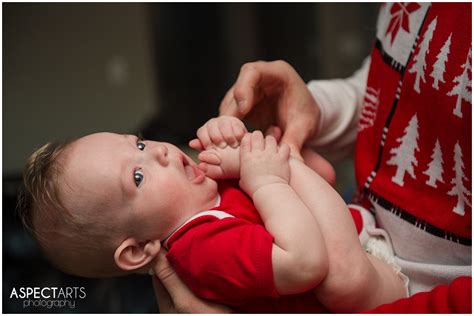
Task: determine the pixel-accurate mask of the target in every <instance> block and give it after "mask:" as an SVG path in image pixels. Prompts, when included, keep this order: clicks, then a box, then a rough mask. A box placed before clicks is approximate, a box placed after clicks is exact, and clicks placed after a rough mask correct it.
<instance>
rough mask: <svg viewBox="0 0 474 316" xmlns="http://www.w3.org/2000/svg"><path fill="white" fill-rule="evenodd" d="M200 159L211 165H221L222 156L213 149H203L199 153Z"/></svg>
mask: <svg viewBox="0 0 474 316" xmlns="http://www.w3.org/2000/svg"><path fill="white" fill-rule="evenodd" d="M198 159H199V160H200V161H202V162H205V163H208V164H211V165H219V164H220V163H221V158H220V157H219V155H218V154H217V153H216V152H214V151H213V150H212V149H211V150H204V151H201V152H200V153H199V155H198Z"/></svg>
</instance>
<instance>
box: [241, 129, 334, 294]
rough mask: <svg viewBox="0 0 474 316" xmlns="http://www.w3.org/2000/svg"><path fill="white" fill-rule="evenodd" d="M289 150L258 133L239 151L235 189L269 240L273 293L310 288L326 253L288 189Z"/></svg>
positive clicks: (248, 137)
mask: <svg viewBox="0 0 474 316" xmlns="http://www.w3.org/2000/svg"><path fill="white" fill-rule="evenodd" d="M288 157H289V147H288V146H287V145H283V146H281V147H278V145H277V143H276V140H275V139H274V138H273V137H271V136H267V137H266V138H265V139H264V137H263V135H262V133H261V132H260V131H257V132H254V133H252V134H246V135H245V137H244V138H243V139H242V143H241V146H240V163H241V170H240V177H241V179H240V186H241V188H242V189H243V190H244V191H245V192H246V193H247V194H249V195H250V196H251V197H252V199H253V202H254V204H255V207H256V208H257V210H258V212H259V214H260V216H261V218H262V220H263V222H264V224H265V228H266V229H267V231H268V232H270V234H271V235H272V236H273V237H274V243H273V249H272V266H273V274H274V280H275V285H276V288H277V290H278V292H279V293H280V294H282V295H284V294H295V293H301V292H303V291H307V290H309V289H311V288H314V287H315V286H316V285H317V284H318V283H319V282H321V280H322V279H323V278H324V277H325V276H326V274H327V253H326V248H325V244H324V240H323V238H322V235H321V233H320V230H319V228H318V224H317V223H316V221H315V219H314V217H313V216H312V214H311V213H310V211H309V210H308V208H307V207H306V205H305V204H304V203H303V202H302V201H301V199H300V197H299V196H298V195H297V194H296V192H295V191H294V190H293V189H292V188H291V187H290V186H289V179H290V166H289V163H288Z"/></svg>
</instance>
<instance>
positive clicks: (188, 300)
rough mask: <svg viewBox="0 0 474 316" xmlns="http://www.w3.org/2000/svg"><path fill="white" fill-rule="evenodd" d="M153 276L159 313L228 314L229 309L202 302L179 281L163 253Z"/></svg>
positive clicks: (156, 264)
mask: <svg viewBox="0 0 474 316" xmlns="http://www.w3.org/2000/svg"><path fill="white" fill-rule="evenodd" d="M153 271H154V273H155V275H154V276H153V277H152V279H153V287H154V289H155V297H156V300H157V301H158V305H159V308H160V313H165V314H175V313H205V314H214V313H230V312H231V309H230V308H228V307H226V306H224V305H218V304H215V303H211V302H207V301H204V300H202V299H200V298H198V297H197V296H196V295H194V293H193V292H191V290H190V289H189V288H188V287H187V286H186V285H185V284H184V283H183V281H181V279H180V278H179V277H178V276H177V275H176V272H175V271H174V270H173V268H172V267H171V266H170V264H169V262H168V260H167V259H166V254H165V251H164V250H162V251H160V253H159V254H158V258H157V260H156V263H155V267H154V269H153Z"/></svg>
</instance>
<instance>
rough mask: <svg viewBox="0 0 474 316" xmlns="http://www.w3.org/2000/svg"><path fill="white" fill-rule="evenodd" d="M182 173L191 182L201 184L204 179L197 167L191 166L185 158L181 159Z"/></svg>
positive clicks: (202, 173)
mask: <svg viewBox="0 0 474 316" xmlns="http://www.w3.org/2000/svg"><path fill="white" fill-rule="evenodd" d="M182 162H183V167H184V172H185V173H186V177H187V178H188V180H189V181H191V182H197V183H198V182H201V181H202V180H203V179H204V172H203V171H202V170H201V169H199V168H198V167H197V165H191V164H190V163H189V161H188V160H187V159H186V157H184V156H183V157H182Z"/></svg>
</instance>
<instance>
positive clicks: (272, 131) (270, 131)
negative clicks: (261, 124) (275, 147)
mask: <svg viewBox="0 0 474 316" xmlns="http://www.w3.org/2000/svg"><path fill="white" fill-rule="evenodd" d="M281 134H282V131H281V128H279V127H278V126H275V125H271V126H270V127H268V128H267V130H266V131H265V135H271V136H273V137H275V139H276V141H277V143H279V142H280V140H281Z"/></svg>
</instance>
